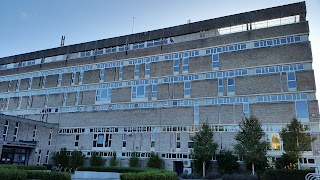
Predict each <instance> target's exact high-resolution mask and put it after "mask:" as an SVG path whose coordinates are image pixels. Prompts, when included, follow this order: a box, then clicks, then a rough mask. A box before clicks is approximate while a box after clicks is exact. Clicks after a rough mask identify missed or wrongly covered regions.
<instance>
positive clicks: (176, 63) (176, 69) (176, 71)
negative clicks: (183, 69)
mask: <svg viewBox="0 0 320 180" xmlns="http://www.w3.org/2000/svg"><path fill="white" fill-rule="evenodd" d="M179 64H180V59H175V60H173V74H179Z"/></svg>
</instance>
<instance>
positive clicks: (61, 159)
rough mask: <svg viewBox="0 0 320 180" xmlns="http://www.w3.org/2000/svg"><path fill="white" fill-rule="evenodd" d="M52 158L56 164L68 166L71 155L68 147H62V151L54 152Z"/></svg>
mask: <svg viewBox="0 0 320 180" xmlns="http://www.w3.org/2000/svg"><path fill="white" fill-rule="evenodd" d="M51 159H52V160H53V163H54V165H58V164H60V165H61V167H68V165H69V157H68V155H67V149H66V148H61V150H60V153H59V152H55V153H52V155H51Z"/></svg>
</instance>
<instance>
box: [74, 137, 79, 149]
mask: <svg viewBox="0 0 320 180" xmlns="http://www.w3.org/2000/svg"><path fill="white" fill-rule="evenodd" d="M79 139H80V136H79V134H76V135H75V137H74V147H78V146H79Z"/></svg>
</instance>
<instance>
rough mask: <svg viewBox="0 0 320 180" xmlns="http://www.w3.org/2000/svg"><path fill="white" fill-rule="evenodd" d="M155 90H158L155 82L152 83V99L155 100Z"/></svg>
mask: <svg viewBox="0 0 320 180" xmlns="http://www.w3.org/2000/svg"><path fill="white" fill-rule="evenodd" d="M157 92H158V85H157V84H153V85H152V100H156V99H157Z"/></svg>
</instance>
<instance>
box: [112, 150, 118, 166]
mask: <svg viewBox="0 0 320 180" xmlns="http://www.w3.org/2000/svg"><path fill="white" fill-rule="evenodd" d="M110 166H113V167H115V166H118V160H117V153H116V152H115V151H114V152H113V156H112V158H111V159H110Z"/></svg>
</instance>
